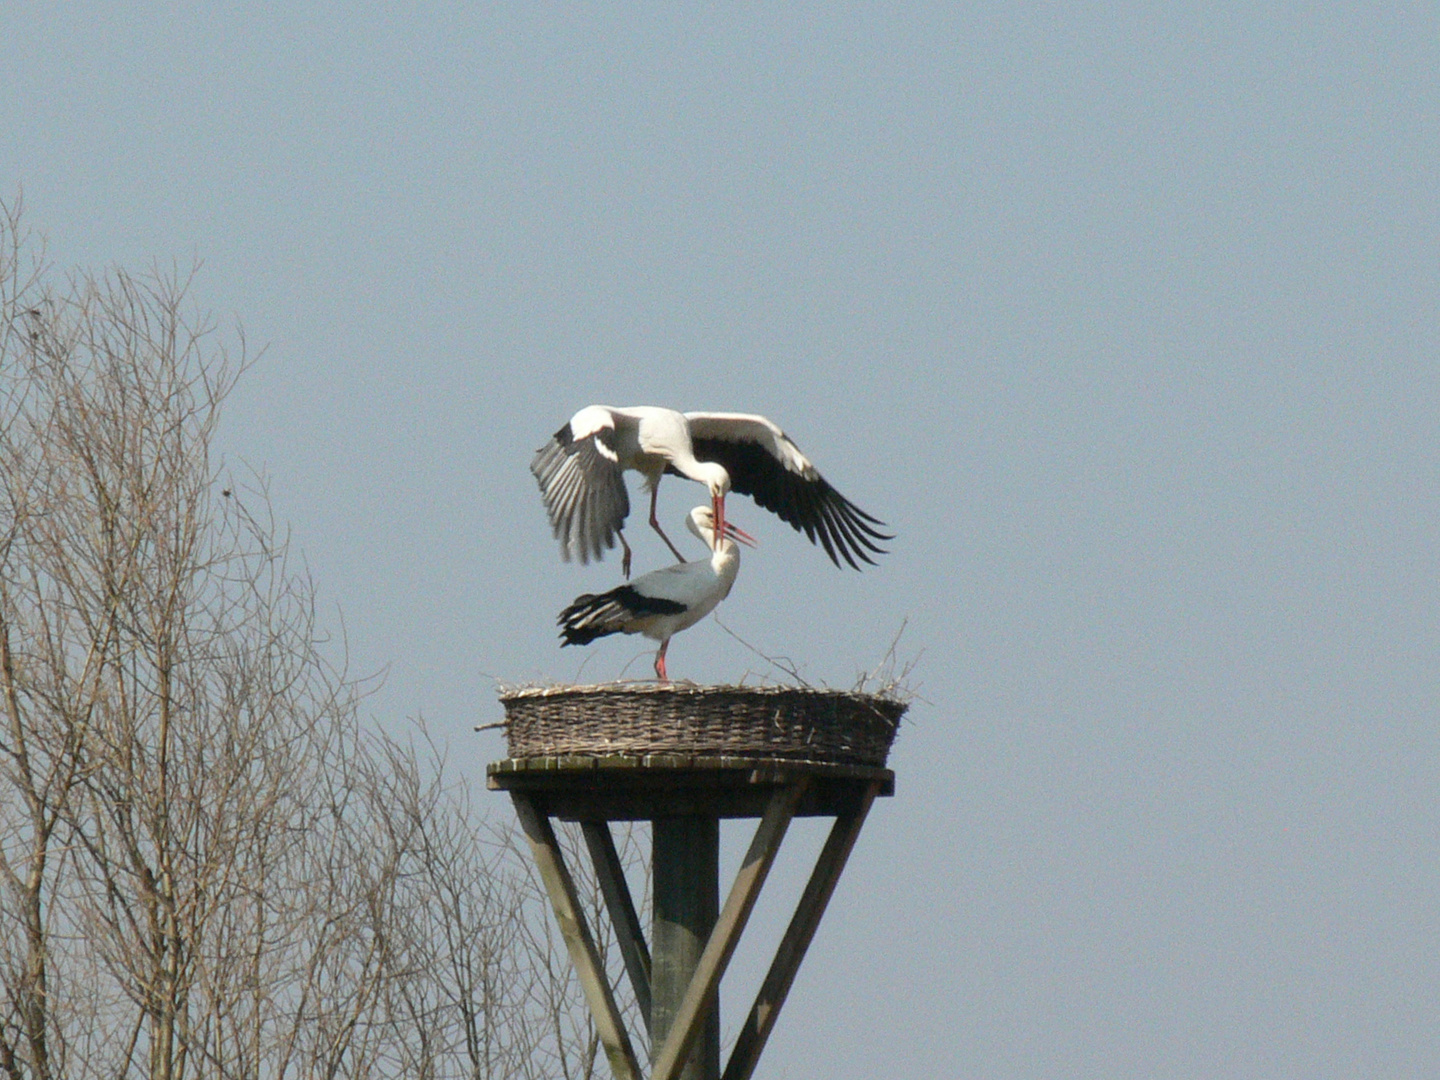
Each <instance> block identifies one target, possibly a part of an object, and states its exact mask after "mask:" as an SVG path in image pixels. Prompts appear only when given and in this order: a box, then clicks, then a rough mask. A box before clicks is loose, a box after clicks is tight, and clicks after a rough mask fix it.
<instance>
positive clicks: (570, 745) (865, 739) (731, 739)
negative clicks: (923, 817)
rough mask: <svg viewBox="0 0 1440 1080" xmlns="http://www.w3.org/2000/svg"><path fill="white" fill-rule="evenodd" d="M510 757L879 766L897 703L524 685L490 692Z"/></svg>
mask: <svg viewBox="0 0 1440 1080" xmlns="http://www.w3.org/2000/svg"><path fill="white" fill-rule="evenodd" d="M500 701H501V703H502V704H503V705H504V706H505V730H506V735H507V737H508V740H509V747H510V756H511V757H512V758H531V757H560V756H566V755H580V756H593V757H609V756H625V757H643V756H645V755H649V754H670V755H685V756H692V757H711V756H715V757H754V758H762V759H777V758H779V759H786V760H796V761H814V762H824V763H827V764H837V765H864V766H871V767H875V768H883V767H884V765H885V759H886V756H887V755H888V754H889V752H890V744H891V743H892V742H893V741H894V740H895V733H896V731H897V730H898V729H899V727H900V717H901V715H902V714H903V713H904V712H905V708H906V706H905V703H904V702H903V701H898V700H896V699H895V698H891V697H886V696H883V695H876V694H859V693H848V692H846V691H841V690H811V689H803V688H800V687H790V686H761V687H749V686H695V685H684V684H681V685H677V684H674V683H666V684H660V685H647V684H624V683H620V684H611V685H606V686H552V687H529V688H526V689H522V690H511V691H507V692H505V693H504V694H502V695H501V696H500Z"/></svg>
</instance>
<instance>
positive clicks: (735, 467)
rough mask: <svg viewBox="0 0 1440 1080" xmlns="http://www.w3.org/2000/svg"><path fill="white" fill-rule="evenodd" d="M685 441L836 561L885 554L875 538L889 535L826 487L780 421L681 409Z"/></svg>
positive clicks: (876, 520) (876, 521) (742, 490)
mask: <svg viewBox="0 0 1440 1080" xmlns="http://www.w3.org/2000/svg"><path fill="white" fill-rule="evenodd" d="M685 419H686V420H687V421H689V424H690V441H691V444H692V445H693V446H694V451H695V456H696V457H697V458H699V459H700V460H701V461H714V462H718V463H719V464H721V465H723V466H725V471H726V472H728V473H729V474H730V487H731V490H733V491H738V492H739V493H740V494H742V495H749V496H751V497H752V498H753V499H754V500H755V502H756V503H757V504H758V505H759V506H761V507H762V508H764V509H766V510H770V511H772V512H773V513H775V514H776V515H777V516H778V517H779V518H780V519H781V520H782V521H788V522H789V523H790V524H791V525H792V526H793V527H794V528H795V529H796V530H799V531H803V532H804V533H805V535H806V536H807V537H808V538H809V539H810V542H811V543H817V542H818V543H819V544H820V546H821V547H823V548H824V549H825V554H827V555H829V556H830V561H831V562H833V563H834V564H835V565H836V566H839V565H840V560H841V559H842V558H843V559H844V560H845V561H846V562H847V563H849V564H850V566H851V567H853V568H854V569H856V570H858V569H860V564H859V563H857V562H856V559H860V560H863V561H864V562H867V563H870V564H872V565H873V564H874V562H875V560H874V559H872V558H871V557H870V554H871V553H873V554H877V555H880V554H884V552H885V549H884V548H882V547H880V545H879V544H878V543H877V541H880V540H893V539H894V537H893V536H892V535H891V534H889V533H885V532H881V531H880V530H879V529H877V528H876V526H877V525H878V526H883V525H884V524H885V523H884V522H883V521H881V520H880V519H879V518H875V517H871V516H870V515H869V514H867V513H865V511H864V510H861V509H860V508H859V507H858V506H856V505H855V504H854V503H852V502H851V501H850V500H849V499H847V498H845V496H843V495H841V494H840V493H839V492H838V491H836V490H835V489H834V488H833V487H831V486H830V485H829V484H828V483H827V482H826V480H825V478H824V477H823V476H821V475H820V473H819V471H818V470H817V469H816V468H815V466H814V465H812V464H810V459H809V458H807V457H806V456H805V455H804V454H802V453H801V452H800V448H799V447H798V446H796V445H795V443H794V442H793V441H792V440H791V439H790V437H789V436H787V435H786V434H785V432H783V431H781V430H780V428H779V426H777V425H776V424H774V423H772V422H771V421H769V420H767V419H766V418H765V417H763V416H752V415H747V414H745V413H709V412H693V413H686V414H685Z"/></svg>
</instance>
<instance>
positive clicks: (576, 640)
mask: <svg viewBox="0 0 1440 1080" xmlns="http://www.w3.org/2000/svg"><path fill="white" fill-rule="evenodd" d="M685 526H686V528H688V529H689V530H690V531H691V532H692V533H694V534H695V535H696V536H698V537H699V538H700V539H701V540H703V541H704V542H705V546H706V547H707V548H710V549H711V555H710V558H709V559H705V560H700V559H697V560H695V561H694V562H685V561H684V559H681V561H680V562H678V563H676V564H675V565H674V566H667V567H666V568H665V569H663V570H652V571H651V572H650V573H648V574H645V575H643V576H642V577H638V578H636V579H635V580H634V581H632V582H631V583H630V584H629V585H621V586H619V587H618V588H614V589H611V590H610V591H609V592H607V593H601V594H599V595H598V596H597V595H595V594H593V593H585V594H584V595H583V596H577V597H576V598H575V602H574V603H573V604H571V605H570V606H569V607H567V608H566V609H565V610H564V611H562V612H561V613H560V618H559V619H558V620H557V622H558V623H559V625H560V636H561V637H562V638H564V639H565V640H564V641H563V642H562V643H561V648H564V647H565V646H566V645H588V644H589V643H590V642H592V641H594V640H595V639H596V638H598V637H604V636H605V635H607V634H644V635H645V636H646V637H648V638H654V639H655V640H656V641H658V642H660V651H659V652H658V653H656V654H655V674H656V675H657V676H659V678H660V681H661V682H669V681H670V676H669V675H667V674H666V673H665V650H666V649H668V648H669V647H670V639H671V637H673V636H674V635H675V634H678V633H679V632H680V631H681V630H686V629H688V628H689V627H692V626H694V625H695V624H696V623H697V622H699V621H700V620H701V619H703V618H704V617H705V616H706V615H709V614H710V612H712V611H714V610H715V605H716V604H718V603H720V601H721V600H724V599H725V597H727V596H729V595H730V587H731V586H732V585H734V584H735V575H736V574H737V573H739V572H740V549H739V548H738V547H736V546H735V541H736V540H739V541H740V542H741V543H744V544H749V545H750V546H751V547H754V546H755V540H754V538H753V537H751V536H750V535H749V534H748V533H746V532H745V531H744V530H743V529H740V528H738V527H737V526H735V525H733V524H731V523H730V522H726V523H725V525H724V526H723V532H721V531H720V530H717V529H716V527H715V512H714V510H713V509H712V508H711V507H708V506H697V507H695V509H694V510H691V511H690V513H689V514H688V515H687V516H686V518H685Z"/></svg>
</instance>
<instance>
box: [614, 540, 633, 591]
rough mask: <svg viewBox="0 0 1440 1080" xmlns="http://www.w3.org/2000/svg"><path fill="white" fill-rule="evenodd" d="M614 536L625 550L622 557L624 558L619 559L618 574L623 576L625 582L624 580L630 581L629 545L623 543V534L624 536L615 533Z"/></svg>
mask: <svg viewBox="0 0 1440 1080" xmlns="http://www.w3.org/2000/svg"><path fill="white" fill-rule="evenodd" d="M615 535H616V536H618V537H619V538H620V546H621V547H622V548H624V549H625V555H624V557H623V558H621V560H620V572H621V573H622V574H624V575H625V580H626V581H629V580H630V545H629V544H627V543H626V542H625V534H624V533H623V532H616V533H615Z"/></svg>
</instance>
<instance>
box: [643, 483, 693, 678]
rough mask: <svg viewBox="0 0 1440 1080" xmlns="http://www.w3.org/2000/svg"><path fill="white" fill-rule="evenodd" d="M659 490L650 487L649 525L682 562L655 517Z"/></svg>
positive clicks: (678, 550) (675, 548)
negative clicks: (656, 497) (656, 498)
mask: <svg viewBox="0 0 1440 1080" xmlns="http://www.w3.org/2000/svg"><path fill="white" fill-rule="evenodd" d="M659 492H660V487H659V485H656V486H655V487H652V488H651V489H650V527H651V528H652V529H654V530H655V531H656V532H657V533H659V534H660V539H661V540H664V541H665V545H666V546H667V547H668V548H669V549H670V550H671V552H673V553H674V555H675V558H677V559H679V560H680V561H681V562H684V561H685V556H684V555H681V554H680V549H679V548H677V547H676V546H675V545H674V544H672V543H670V538H669V537H668V536H666V535H665V530H664V529H662V528H660V522H659V521H657V520H656V519H655V496H656V495H658V494H659ZM660 651H661V652H662V653H663V652H664V651H665V650H664V649H661V650H660ZM662 677H663V676H662Z"/></svg>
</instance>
